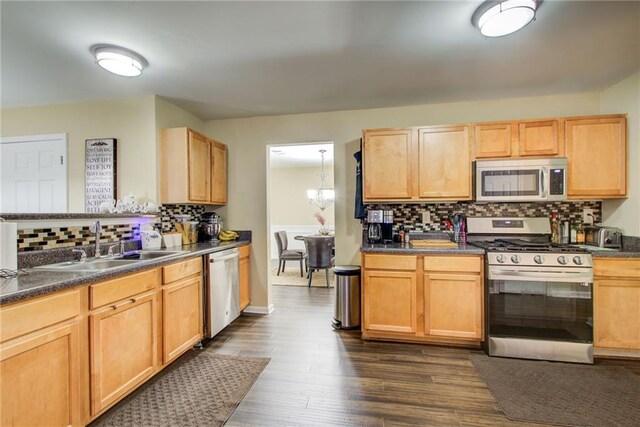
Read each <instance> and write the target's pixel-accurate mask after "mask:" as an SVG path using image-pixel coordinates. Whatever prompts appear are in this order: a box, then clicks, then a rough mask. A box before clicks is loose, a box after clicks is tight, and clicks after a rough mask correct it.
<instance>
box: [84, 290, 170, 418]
mask: <svg viewBox="0 0 640 427" xmlns="http://www.w3.org/2000/svg"><path fill="white" fill-rule="evenodd" d="M89 332H90V352H91V415H95V414H97V413H98V412H100V411H101V410H102V409H103V408H105V407H106V406H108V405H109V404H111V403H113V402H115V401H116V400H118V399H119V398H120V397H122V396H124V395H125V394H127V393H128V392H129V391H131V390H133V389H134V388H135V387H136V386H137V385H138V384H140V383H141V382H143V381H144V380H146V379H147V378H149V377H150V376H151V375H153V373H154V372H155V369H156V366H157V339H158V336H157V308H156V294H155V292H151V293H147V294H143V295H140V296H136V297H132V298H130V299H128V300H125V301H123V302H120V303H118V304H114V305H112V306H110V307H106V308H104V309H103V310H101V311H98V312H96V313H94V314H92V315H90V316H89Z"/></svg>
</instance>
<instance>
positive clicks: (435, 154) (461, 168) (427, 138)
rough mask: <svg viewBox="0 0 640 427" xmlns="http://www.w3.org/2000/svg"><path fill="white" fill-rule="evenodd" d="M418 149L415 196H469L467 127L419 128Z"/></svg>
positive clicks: (469, 169)
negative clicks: (417, 180)
mask: <svg viewBox="0 0 640 427" xmlns="http://www.w3.org/2000/svg"><path fill="white" fill-rule="evenodd" d="M418 152H419V159H420V160H419V167H418V175H419V178H418V179H419V185H418V197H420V198H425V199H449V200H453V199H455V200H465V199H471V197H472V193H471V139H470V131H469V126H451V127H433V128H424V129H420V130H419V131H418Z"/></svg>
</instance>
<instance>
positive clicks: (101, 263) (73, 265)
mask: <svg viewBox="0 0 640 427" xmlns="http://www.w3.org/2000/svg"><path fill="white" fill-rule="evenodd" d="M183 253H185V251H136V252H132V253H129V254H125V256H124V257H123V258H108V259H105V258H98V259H88V260H87V261H85V262H78V261H67V262H59V263H57V264H49V265H41V266H39V267H35V268H36V269H38V270H56V271H105V270H110V269H112V268H117V267H122V266H123V265H130V264H135V263H138V262H141V261H145V260H150V259H158V258H164V257H170V256H173V255H178V254H183Z"/></svg>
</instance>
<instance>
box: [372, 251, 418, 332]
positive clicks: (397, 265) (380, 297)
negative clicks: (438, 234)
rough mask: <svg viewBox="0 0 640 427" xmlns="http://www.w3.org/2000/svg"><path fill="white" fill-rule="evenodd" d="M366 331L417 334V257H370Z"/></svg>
mask: <svg viewBox="0 0 640 427" xmlns="http://www.w3.org/2000/svg"><path fill="white" fill-rule="evenodd" d="M365 266H366V268H365V271H364V292H363V301H364V303H363V308H364V309H363V313H364V316H363V320H364V322H363V328H364V330H366V331H378V332H397V333H402V334H415V333H416V324H417V319H416V296H417V295H416V284H417V279H416V257H415V256H400V255H395V256H394V255H366V256H365Z"/></svg>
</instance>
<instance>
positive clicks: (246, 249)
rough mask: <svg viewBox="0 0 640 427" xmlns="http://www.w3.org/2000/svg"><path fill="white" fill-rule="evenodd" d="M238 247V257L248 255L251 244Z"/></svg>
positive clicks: (246, 256)
mask: <svg viewBox="0 0 640 427" xmlns="http://www.w3.org/2000/svg"><path fill="white" fill-rule="evenodd" d="M238 249H239V253H240V259H242V258H248V257H249V252H251V245H245V246H240V247H239V248H238Z"/></svg>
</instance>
